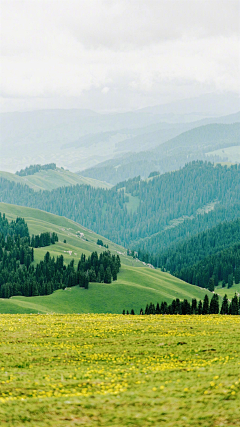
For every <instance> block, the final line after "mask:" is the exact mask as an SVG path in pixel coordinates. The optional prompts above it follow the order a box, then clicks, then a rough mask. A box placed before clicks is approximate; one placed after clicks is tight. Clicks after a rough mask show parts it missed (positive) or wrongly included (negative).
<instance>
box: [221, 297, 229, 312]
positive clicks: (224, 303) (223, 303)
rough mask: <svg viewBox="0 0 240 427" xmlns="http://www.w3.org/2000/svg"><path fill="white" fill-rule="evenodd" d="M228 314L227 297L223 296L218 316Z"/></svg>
mask: <svg viewBox="0 0 240 427" xmlns="http://www.w3.org/2000/svg"><path fill="white" fill-rule="evenodd" d="M228 312H229V307H228V297H227V295H226V294H225V295H224V297H223V302H222V307H221V311H220V314H228Z"/></svg>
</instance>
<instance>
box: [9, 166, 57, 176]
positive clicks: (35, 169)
mask: <svg viewBox="0 0 240 427" xmlns="http://www.w3.org/2000/svg"><path fill="white" fill-rule="evenodd" d="M56 168H57V166H56V163H49V164H47V165H30V166H28V167H26V168H25V169H21V170H20V171H17V172H16V175H19V176H27V175H34V174H35V173H37V172H40V171H41V170H49V169H52V170H55V169H56Z"/></svg>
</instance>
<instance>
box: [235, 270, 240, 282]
mask: <svg viewBox="0 0 240 427" xmlns="http://www.w3.org/2000/svg"><path fill="white" fill-rule="evenodd" d="M238 283H240V267H237V268H236V270H235V284H236V285H238Z"/></svg>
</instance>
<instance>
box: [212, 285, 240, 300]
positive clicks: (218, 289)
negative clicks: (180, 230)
mask: <svg viewBox="0 0 240 427" xmlns="http://www.w3.org/2000/svg"><path fill="white" fill-rule="evenodd" d="M215 292H216V293H217V294H218V295H220V296H221V297H224V295H225V294H226V295H227V296H228V298H230V299H232V298H233V297H234V295H235V293H236V294H237V295H239V294H240V283H238V284H237V285H236V284H235V283H234V284H233V286H232V287H231V288H229V289H228V287H227V286H225V287H224V288H223V287H222V286H220V285H219V286H217V287H216V288H215Z"/></svg>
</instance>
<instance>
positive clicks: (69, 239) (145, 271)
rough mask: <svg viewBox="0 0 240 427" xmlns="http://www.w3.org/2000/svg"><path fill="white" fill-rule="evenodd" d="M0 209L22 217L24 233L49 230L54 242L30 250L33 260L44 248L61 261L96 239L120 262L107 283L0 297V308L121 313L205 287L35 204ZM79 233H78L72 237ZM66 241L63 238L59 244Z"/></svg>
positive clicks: (91, 247)
mask: <svg viewBox="0 0 240 427" xmlns="http://www.w3.org/2000/svg"><path fill="white" fill-rule="evenodd" d="M0 211H1V212H4V213H5V214H6V217H7V218H8V219H15V218H16V217H17V216H21V217H24V218H25V220H26V222H27V224H28V227H29V231H30V233H34V234H38V233H41V232H44V231H55V232H56V233H57V234H58V236H59V242H57V243H56V244H55V245H52V246H50V247H48V248H47V249H46V248H39V249H35V251H34V253H35V262H38V261H39V260H40V259H43V256H44V254H45V253H46V251H47V250H48V251H49V252H50V253H51V255H55V256H56V255H63V256H64V259H65V261H66V262H69V261H70V260H71V259H72V258H76V259H77V258H79V257H80V255H81V253H82V252H84V253H85V254H86V255H89V254H90V253H91V252H93V251H96V250H97V251H98V252H99V253H100V252H102V249H103V248H102V247H101V246H98V245H97V243H96V242H97V239H98V238H101V239H102V240H103V242H104V243H107V244H108V246H109V249H110V251H111V252H112V253H114V252H118V253H120V257H121V262H122V267H121V269H120V273H119V275H118V280H117V281H116V282H114V283H112V284H104V283H101V284H100V283H91V284H90V286H89V289H88V290H85V289H82V288H79V287H73V288H67V289H66V290H59V291H56V292H55V293H54V294H52V295H48V296H38V297H31V298H26V297H20V296H19V297H12V298H10V299H9V300H6V299H0V313H38V312H39V313H51V312H57V313H82V312H83V313H88V312H95V313H107V312H112V313H121V312H122V310H123V308H125V309H126V310H127V309H129V310H130V309H132V308H134V310H135V311H136V312H139V310H140V308H141V307H142V306H145V305H146V304H147V303H149V302H150V301H152V302H154V303H156V302H161V301H163V300H164V301H167V302H170V301H171V300H172V299H173V298H180V299H184V298H187V299H189V300H190V299H191V298H200V299H203V297H204V295H205V293H206V290H205V289H201V288H198V287H196V286H193V285H189V284H188V283H185V282H183V281H181V280H179V279H178V278H175V277H173V276H171V275H169V274H168V273H163V272H161V271H160V270H154V269H152V268H150V267H146V266H144V264H143V263H141V262H140V261H137V260H133V259H131V258H129V257H127V255H126V250H125V249H124V248H123V247H121V246H118V245H116V244H114V243H112V242H110V241H109V240H107V239H105V238H103V237H101V236H99V235H97V234H96V233H94V232H92V231H90V230H87V229H86V228H84V227H82V226H81V225H79V224H77V223H75V222H73V221H71V220H68V219H66V218H64V217H59V216H56V215H53V214H49V213H46V212H43V211H40V210H37V209H31V208H25V207H21V206H14V205H9V204H5V203H0ZM79 233H83V234H84V235H83V236H82V237H78V236H79V235H80V234H79ZM63 240H66V243H63Z"/></svg>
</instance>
